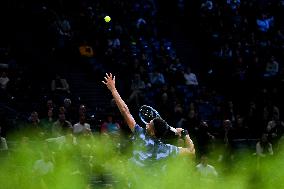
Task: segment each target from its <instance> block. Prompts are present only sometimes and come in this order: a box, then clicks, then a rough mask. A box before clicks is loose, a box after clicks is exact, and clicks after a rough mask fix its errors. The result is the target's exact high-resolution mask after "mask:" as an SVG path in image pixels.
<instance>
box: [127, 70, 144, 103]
mask: <svg viewBox="0 0 284 189" xmlns="http://www.w3.org/2000/svg"><path fill="white" fill-rule="evenodd" d="M145 88H146V85H145V82H144V81H143V80H142V79H141V76H140V74H134V79H133V80H132V81H131V94H130V96H129V99H128V102H129V103H131V102H133V101H134V102H135V105H136V106H137V107H139V106H140V101H141V97H143V95H144V94H143V93H144V89H145Z"/></svg>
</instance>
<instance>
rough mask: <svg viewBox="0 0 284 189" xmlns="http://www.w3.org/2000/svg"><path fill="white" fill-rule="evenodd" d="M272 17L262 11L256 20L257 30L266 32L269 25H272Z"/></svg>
mask: <svg viewBox="0 0 284 189" xmlns="http://www.w3.org/2000/svg"><path fill="white" fill-rule="evenodd" d="M273 21H274V17H273V16H271V17H268V15H267V14H265V13H262V15H261V18H259V19H257V20H256V24H257V26H258V30H259V31H261V32H264V33H266V32H268V31H269V29H270V28H271V26H273Z"/></svg>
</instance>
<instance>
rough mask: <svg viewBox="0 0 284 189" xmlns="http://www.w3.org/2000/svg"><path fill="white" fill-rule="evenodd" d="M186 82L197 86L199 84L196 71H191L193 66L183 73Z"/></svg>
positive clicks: (191, 85)
mask: <svg viewBox="0 0 284 189" xmlns="http://www.w3.org/2000/svg"><path fill="white" fill-rule="evenodd" d="M183 76H184V79H185V84H186V85H187V86H189V87H192V88H195V87H197V86H198V80H197V77H196V75H195V74H194V73H192V72H191V68H190V67H187V69H186V71H185V72H184V73H183Z"/></svg>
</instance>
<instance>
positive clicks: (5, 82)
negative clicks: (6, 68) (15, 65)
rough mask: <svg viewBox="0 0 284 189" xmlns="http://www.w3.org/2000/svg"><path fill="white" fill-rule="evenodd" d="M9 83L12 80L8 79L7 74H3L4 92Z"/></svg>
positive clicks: (1, 86) (2, 86)
mask: <svg viewBox="0 0 284 189" xmlns="http://www.w3.org/2000/svg"><path fill="white" fill-rule="evenodd" d="M9 81H10V79H9V78H8V76H7V74H6V72H2V74H1V77H0V88H1V89H2V90H6V88H7V85H8V83H9ZM1 89H0V90H1Z"/></svg>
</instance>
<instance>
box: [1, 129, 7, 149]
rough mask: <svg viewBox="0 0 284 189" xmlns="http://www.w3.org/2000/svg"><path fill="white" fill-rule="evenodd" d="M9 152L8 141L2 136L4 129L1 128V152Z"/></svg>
mask: <svg viewBox="0 0 284 189" xmlns="http://www.w3.org/2000/svg"><path fill="white" fill-rule="evenodd" d="M6 150H8V145H7V141H6V139H5V138H4V137H3V136H2V127H1V126H0V152H2V151H6Z"/></svg>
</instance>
